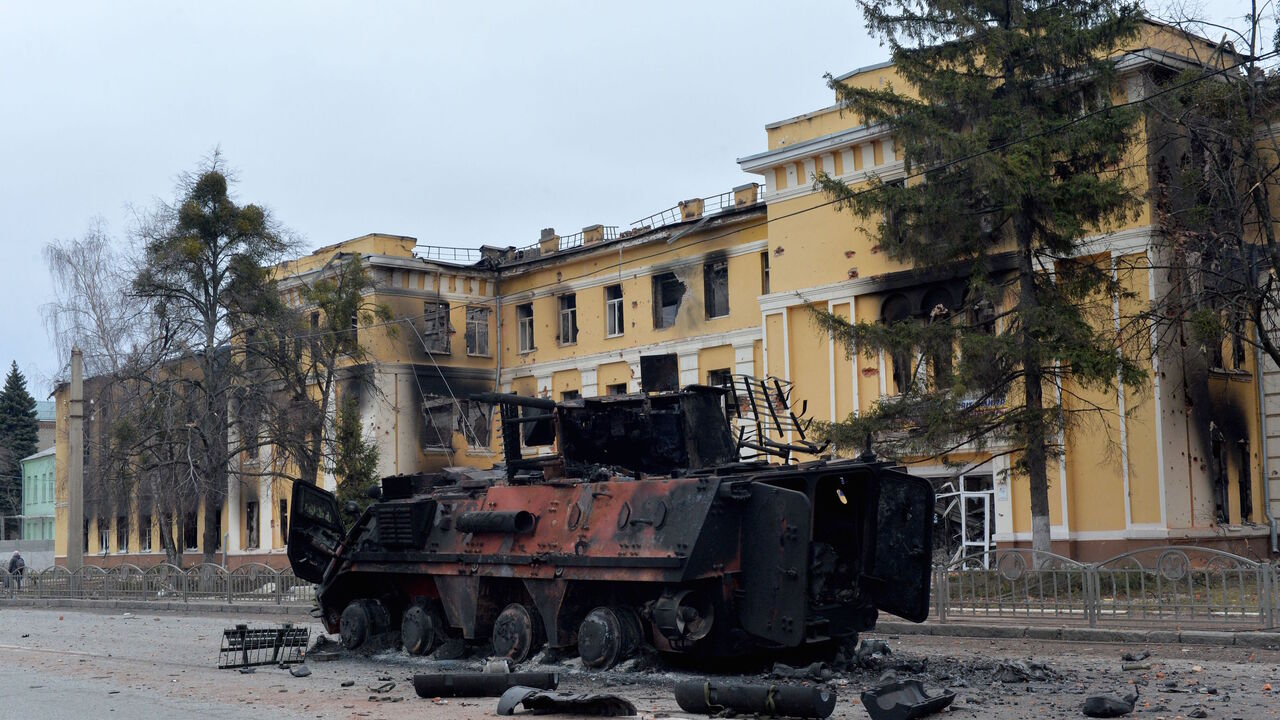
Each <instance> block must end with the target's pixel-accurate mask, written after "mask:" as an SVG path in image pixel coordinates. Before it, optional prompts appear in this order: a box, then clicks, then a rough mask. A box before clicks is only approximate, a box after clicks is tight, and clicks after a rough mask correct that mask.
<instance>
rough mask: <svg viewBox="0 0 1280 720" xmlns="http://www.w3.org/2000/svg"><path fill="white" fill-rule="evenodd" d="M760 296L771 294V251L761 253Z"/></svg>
mask: <svg viewBox="0 0 1280 720" xmlns="http://www.w3.org/2000/svg"><path fill="white" fill-rule="evenodd" d="M760 294H761V295H768V294H769V251H768V250H765V251H764V252H762V253H760Z"/></svg>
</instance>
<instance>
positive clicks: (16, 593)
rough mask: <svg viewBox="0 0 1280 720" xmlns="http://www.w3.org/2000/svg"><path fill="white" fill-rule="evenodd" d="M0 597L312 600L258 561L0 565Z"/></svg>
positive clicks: (289, 576) (285, 573) (305, 586)
mask: <svg viewBox="0 0 1280 720" xmlns="http://www.w3.org/2000/svg"><path fill="white" fill-rule="evenodd" d="M0 597H9V598H68V599H79V600H138V601H158V602H164V601H170V602H171V601H175V600H179V601H182V602H192V601H200V602H227V603H245V604H275V605H282V604H297V605H309V604H311V603H313V602H314V601H315V587H314V586H313V585H312V584H311V583H308V582H305V581H302V580H299V579H298V577H297V576H296V575H294V574H293V570H292V569H290V568H285V569H284V570H276V569H274V568H271V567H268V566H266V565H262V564H259V563H250V564H247V565H241V566H240V567H237V568H236V569H234V570H230V571H228V570H227V569H226V568H224V567H222V566H221V565H214V564H210V563H205V564H202V565H196V566H194V567H190V568H186V569H183V568H180V567H177V566H174V565H169V564H167V563H160V564H158V565H153V566H151V567H149V568H146V569H145V570H144V569H142V568H140V567H138V566H136V565H127V564H126V565H117V566H116V567H112V568H102V567H98V566H96V565H86V566H84V567H82V568H80V569H79V570H77V571H75V572H71V571H70V570H68V569H66V568H65V567H62V566H61V565H55V566H53V567H49V568H45V569H44V570H41V571H40V572H29V573H22V574H21V575H10V574H9V572H8V571H6V570H4V569H2V568H0Z"/></svg>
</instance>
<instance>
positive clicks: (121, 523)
mask: <svg viewBox="0 0 1280 720" xmlns="http://www.w3.org/2000/svg"><path fill="white" fill-rule="evenodd" d="M116 552H122V553H127V552H129V516H128V515H117V516H116Z"/></svg>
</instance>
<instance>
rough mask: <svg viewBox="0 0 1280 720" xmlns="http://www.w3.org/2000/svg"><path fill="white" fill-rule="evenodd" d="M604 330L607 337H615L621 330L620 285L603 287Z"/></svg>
mask: <svg viewBox="0 0 1280 720" xmlns="http://www.w3.org/2000/svg"><path fill="white" fill-rule="evenodd" d="M604 332H605V335H607V336H608V337H617V336H619V335H621V334H622V332H623V327H622V286H621V285H609V286H608V287H606V288H605V289H604Z"/></svg>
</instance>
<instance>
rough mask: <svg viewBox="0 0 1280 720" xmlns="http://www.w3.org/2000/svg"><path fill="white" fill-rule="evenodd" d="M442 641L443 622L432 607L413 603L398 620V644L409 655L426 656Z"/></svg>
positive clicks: (437, 611)
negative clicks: (402, 646)
mask: <svg viewBox="0 0 1280 720" xmlns="http://www.w3.org/2000/svg"><path fill="white" fill-rule="evenodd" d="M443 639H444V621H443V620H442V619H441V618H440V611H439V610H437V609H436V608H435V606H434V605H427V604H423V603H415V604H413V605H410V606H409V609H408V610H405V611H404V617H402V618H401V619H400V642H401V644H402V645H404V649H405V651H406V652H408V653H409V654H410V655H426V654H427V653H429V652H431V651H432V650H435V649H436V646H437V645H439V644H440V641H441V640H443Z"/></svg>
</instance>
